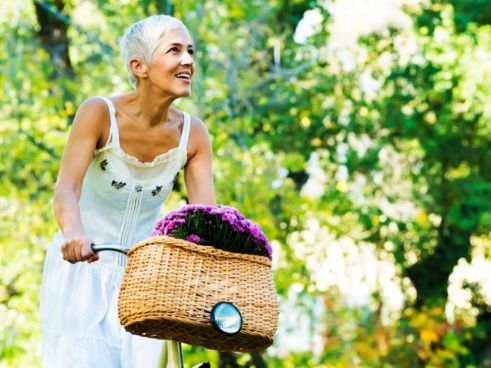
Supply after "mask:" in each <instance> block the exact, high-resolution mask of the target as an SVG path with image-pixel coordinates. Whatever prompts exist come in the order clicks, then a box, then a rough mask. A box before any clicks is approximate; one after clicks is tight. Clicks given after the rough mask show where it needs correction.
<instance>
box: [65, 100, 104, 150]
mask: <svg viewBox="0 0 491 368" xmlns="http://www.w3.org/2000/svg"><path fill="white" fill-rule="evenodd" d="M109 127H110V117H109V109H108V106H107V104H106V102H105V101H104V100H103V99H102V98H101V97H90V98H88V99H86V100H85V101H83V102H82V103H81V104H80V106H79V108H78V110H77V114H76V115H75V119H74V121H73V131H74V132H75V133H74V134H76V135H77V136H79V137H87V138H89V137H91V138H90V139H91V140H95V141H96V142H97V143H96V146H98V147H100V144H101V142H105V140H106V139H107V137H108V135H109Z"/></svg>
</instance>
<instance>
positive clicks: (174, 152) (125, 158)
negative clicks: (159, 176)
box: [94, 142, 187, 167]
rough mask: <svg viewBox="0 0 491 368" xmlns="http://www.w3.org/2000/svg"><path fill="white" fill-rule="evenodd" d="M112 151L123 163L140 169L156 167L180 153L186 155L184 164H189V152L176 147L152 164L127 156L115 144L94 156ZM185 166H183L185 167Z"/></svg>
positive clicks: (96, 152)
mask: <svg viewBox="0 0 491 368" xmlns="http://www.w3.org/2000/svg"><path fill="white" fill-rule="evenodd" d="M108 150H112V151H114V152H113V153H114V154H115V155H116V156H118V157H120V158H121V159H122V160H123V161H126V162H127V163H129V164H132V165H135V166H140V167H154V166H156V165H158V164H160V163H162V162H166V161H169V159H171V158H173V157H174V156H176V155H177V154H179V153H184V155H185V156H184V157H185V158H184V160H183V161H184V164H185V163H186V162H187V151H186V150H185V149H182V148H180V147H175V148H172V149H170V150H169V151H167V152H164V153H162V154H160V155H158V156H156V157H155V158H154V159H153V161H151V162H141V161H140V160H138V159H137V158H136V157H135V156H132V155H129V154H127V153H126V152H125V151H123V150H122V149H121V147H119V146H117V145H115V144H113V143H112V142H111V143H109V144H108V145H106V146H104V147H102V148H99V149H97V150H95V151H94V156H95V155H98V154H100V153H101V152H104V151H108ZM184 164H183V165H182V166H184Z"/></svg>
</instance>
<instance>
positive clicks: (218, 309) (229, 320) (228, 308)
mask: <svg viewBox="0 0 491 368" xmlns="http://www.w3.org/2000/svg"><path fill="white" fill-rule="evenodd" d="M211 323H212V324H213V326H215V328H217V329H218V331H220V332H221V333H223V334H225V335H235V334H236V333H238V332H239V331H240V329H241V328H242V315H241V314H240V312H239V309H238V308H237V307H236V306H235V305H233V304H231V303H226V302H220V303H218V304H215V306H214V307H213V309H212V310H211Z"/></svg>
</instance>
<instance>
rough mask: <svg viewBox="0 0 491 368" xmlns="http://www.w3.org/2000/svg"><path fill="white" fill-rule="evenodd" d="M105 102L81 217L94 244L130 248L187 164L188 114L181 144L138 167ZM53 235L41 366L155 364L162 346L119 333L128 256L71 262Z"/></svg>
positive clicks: (147, 233)
mask: <svg viewBox="0 0 491 368" xmlns="http://www.w3.org/2000/svg"><path fill="white" fill-rule="evenodd" d="M104 100H105V101H106V103H107V105H108V108H109V111H110V116H111V130H110V136H109V139H108V142H107V144H106V146H105V147H103V148H101V149H98V150H96V151H95V153H94V156H93V157H92V160H91V162H90V165H89V167H88V170H87V174H86V176H85V179H84V182H83V187H82V194H81V198H80V212H81V218H82V223H83V225H84V228H85V231H86V234H87V236H88V237H89V238H91V239H92V240H93V241H94V242H95V243H100V242H108V241H112V242H117V243H121V244H124V245H127V246H132V245H134V244H135V243H137V242H138V241H140V240H143V239H145V238H147V237H149V236H150V234H151V233H152V231H153V227H154V225H155V223H156V222H157V220H158V216H159V213H160V208H161V205H162V204H163V202H164V201H165V200H166V199H167V198H168V196H169V194H170V192H171V190H172V186H173V183H174V181H175V179H176V177H177V174H178V173H179V171H180V170H181V169H182V168H183V167H184V165H185V164H186V161H187V152H186V149H187V142H188V138H189V131H190V117H189V115H188V114H186V113H183V117H184V126H183V130H182V134H181V139H180V143H179V146H178V147H176V148H173V149H171V150H170V151H168V152H166V153H164V154H162V155H160V156H158V157H156V158H155V159H154V161H153V162H149V163H147V162H143V163H142V162H140V161H138V160H137V159H136V158H135V157H133V156H130V155H128V154H126V153H125V152H123V150H122V149H121V147H120V144H119V133H118V126H117V123H116V116H115V110H114V106H113V104H112V102H111V101H110V100H109V99H107V98H104ZM63 240H64V238H63V235H62V233H61V231H58V232H57V233H56V234H55V237H54V239H53V242H52V243H51V245H50V247H49V249H48V253H47V255H46V259H45V265H44V273H43V285H42V291H41V321H42V330H43V351H42V353H43V367H45V368H48V367H49V368H58V367H60V368H61V367H63V368H71V367H80V368H93V367H98V368H99V367H101V368H112V367H114V368H120V367H123V368H136V367H145V368H151V367H157V365H158V361H159V357H160V352H161V349H162V341H160V340H156V339H150V338H144V337H139V336H134V335H131V334H129V333H128V332H126V331H124V328H123V327H122V326H121V325H120V323H119V319H118V312H117V300H118V292H119V289H120V285H121V281H122V278H123V274H124V270H125V265H126V256H125V255H124V254H121V253H117V252H112V251H104V252H100V253H99V257H100V259H99V261H97V262H94V263H91V264H88V263H87V262H79V263H76V264H70V263H69V262H67V261H64V260H63V258H62V254H61V251H60V247H61V244H62V243H63Z"/></svg>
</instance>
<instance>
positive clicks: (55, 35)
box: [34, 0, 74, 79]
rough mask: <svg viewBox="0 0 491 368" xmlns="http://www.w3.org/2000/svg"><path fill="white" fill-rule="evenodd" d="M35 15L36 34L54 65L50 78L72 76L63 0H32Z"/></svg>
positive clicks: (66, 19)
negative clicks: (37, 27)
mask: <svg viewBox="0 0 491 368" xmlns="http://www.w3.org/2000/svg"><path fill="white" fill-rule="evenodd" d="M34 6H35V8H36V16H37V19H38V22H39V26H40V30H39V31H38V32H36V36H37V37H38V39H39V40H40V42H41V45H42V46H43V48H44V49H45V50H46V51H47V52H48V54H49V56H50V60H51V63H52V65H53V66H54V70H53V73H52V74H51V79H57V78H59V77H64V76H67V77H73V76H74V72H73V67H72V63H71V61H70V55H69V53H68V47H69V39H68V35H67V31H68V26H69V19H68V17H67V16H66V15H64V14H63V13H62V11H63V9H64V8H65V2H64V1H63V0H53V1H51V2H49V3H48V2H47V1H39V0H34Z"/></svg>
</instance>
